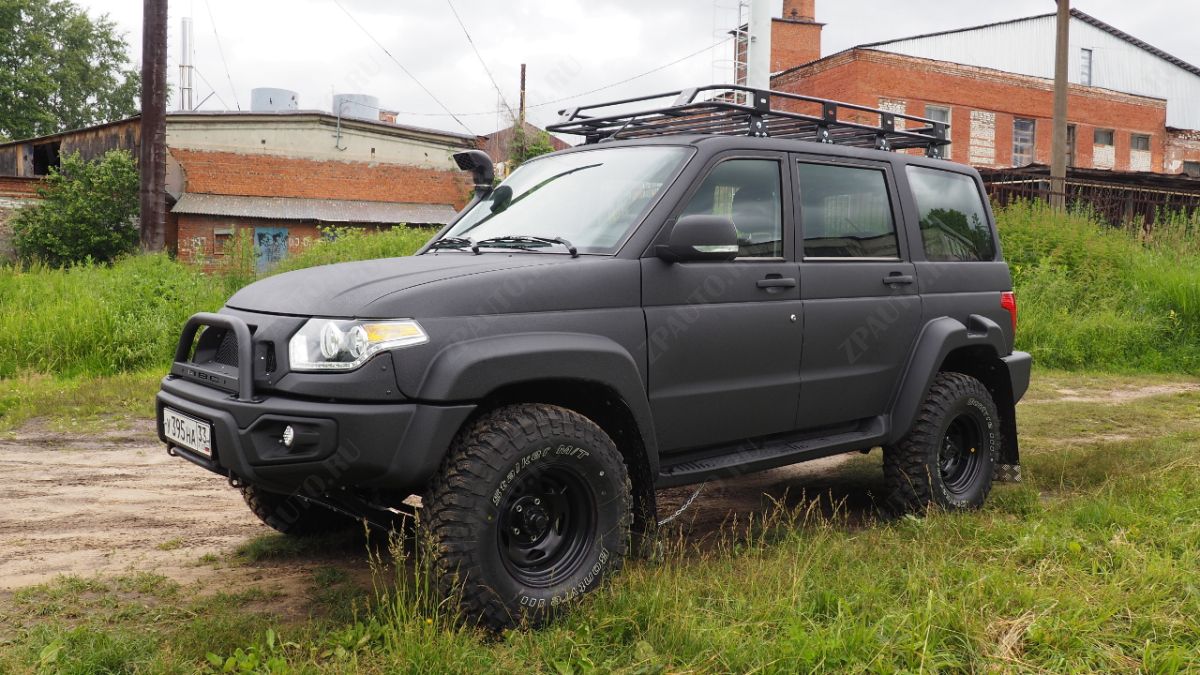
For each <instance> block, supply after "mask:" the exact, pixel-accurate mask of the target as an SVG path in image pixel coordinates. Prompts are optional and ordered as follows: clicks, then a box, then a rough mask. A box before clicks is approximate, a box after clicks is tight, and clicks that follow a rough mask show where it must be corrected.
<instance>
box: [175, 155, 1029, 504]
mask: <svg viewBox="0 0 1200 675" xmlns="http://www.w3.org/2000/svg"><path fill="white" fill-rule="evenodd" d="M622 145H684V146H688V147H690V148H691V149H692V150H693V155H692V157H691V159H690V160H689V161H688V162H687V163H686V164H685V165H684V166H683V168H682V169H681V170H680V172H679V174H678V176H677V178H676V179H675V180H674V182H673V183H671V184H670V185H669V186H668V187H667V188H666V189H665V190H664V191H663V192H662V194H661V196H660V198H659V200H658V201H657V202H656V203H655V204H654V206H652V207H651V209H650V211H649V212H648V214H647V215H646V217H645V218H644V220H643V221H642V223H641V225H640V226H639V227H637V228H635V230H634V231H633V232H632V234H630V235H629V237H628V238H627V239H626V241H625V243H624V244H623V245H622V246H621V247H620V248H619V249H618V251H617V252H616V253H615V254H614V255H612V256H601V255H582V256H580V257H578V258H572V257H571V256H570V255H568V254H567V253H566V251H565V250H560V249H557V248H555V249H549V250H539V251H529V252H511V253H510V252H492V251H489V252H485V253H483V254H481V255H473V254H472V253H470V252H468V251H452V250H441V251H429V252H423V253H422V254H421V255H418V256H415V257H411V258H395V259H385V260H372V261H366V262H358V263H344V264H339V265H331V266H326V267H319V268H314V269H308V270H301V271H297V272H291V273H287V274H282V275H278V276H275V277H271V278H268V279H265V280H263V281H260V282H258V283H256V284H253V285H251V286H248V287H247V288H245V289H242V290H241V291H239V292H238V293H237V294H235V295H234V296H233V297H232V298H231V299H230V300H229V302H228V305H227V307H226V308H225V309H224V310H222V314H224V315H228V316H231V317H237V318H238V319H241V321H242V322H244V323H245V324H246V325H247V326H248V327H249V329H250V330H251V331H252V332H253V341H254V351H253V358H254V364H253V394H254V396H255V397H256V398H255V401H256V402H246V401H237V400H235V399H234V398H233V397H231V396H230V395H229V394H230V392H226V391H222V390H220V389H218V388H216V387H213V386H209V385H211V384H212V383H211V382H210V383H208V384H205V383H202V382H201V381H199V380H200V379H201V378H198V377H191V376H189V375H188V372H187V370H186V367H187V366H188V364H187V363H186V362H183V363H177V364H175V367H174V368H173V371H172V372H173V375H171V376H168V377H167V378H166V379H165V380H164V382H163V388H162V392H161V393H160V394H159V408H160V412H159V419H160V436H161V407H162V406H163V405H170V406H172V407H175V408H178V409H180V410H181V411H183V412H185V413H187V414H190V415H192V416H195V417H198V418H201V419H205V420H210V421H212V422H213V423H214V435H213V443H214V449H215V453H216V459H215V462H211V463H209V462H205V461H204V460H203V459H202V458H199V457H196V456H189V457H188V458H189V459H190V460H191V461H193V462H196V463H197V464H200V465H202V466H206V467H207V468H209V469H211V470H214V471H217V472H220V473H223V474H226V475H231V476H236V477H238V478H240V479H242V480H244V481H248V482H252V483H260V484H262V485H264V486H267V487H270V488H271V489H276V490H283V491H294V490H299V489H302V488H303V487H304V486H303V485H302V484H303V483H304V482H305V481H312V480H314V478H313V477H314V476H316V480H318V481H320V482H321V483H322V484H326V485H328V486H330V487H347V488H382V489H388V490H394V491H400V492H404V491H420V490H421V489H422V487H423V486H424V484H425V482H426V481H427V480H428V478H429V477H430V476H431V475H432V474H433V472H434V471H436V470H437V467H438V464H439V462H440V461H441V458H442V457H443V455H444V453H445V451H446V449H447V447H448V445H449V443H450V440H451V438H452V437H453V436H454V434H455V433H457V431H458V430H459V428H460V427H461V425H462V424H464V423H465V422H466V421H467V419H468V418H469V417H470V415H471V414H472V413H473V412H474V411H475V410H476V409H477V406H480V405H486V404H487V401H488V397H489V396H490V395H491V394H492V393H493V392H496V391H497V390H499V389H501V388H504V387H510V386H511V385H516V384H522V383H527V384H531V385H533V386H534V387H535V389H534V390H536V386H537V384H538V383H547V385H548V384H549V383H554V384H555V386H561V385H563V384H564V383H566V384H567V385H568V386H570V385H571V384H572V383H575V384H577V385H584V384H586V385H589V386H600V387H603V388H604V389H605V390H607V391H608V392H611V393H612V395H613V396H614V397H615V398H617V399H619V400H620V401H621V402H623V403H624V405H625V407H627V408H628V410H629V411H630V413H631V415H632V417H633V419H634V426H635V427H636V433H637V434H638V436H640V438H641V440H642V445H643V446H644V452H645V454H646V457H645V463H646V465H647V466H648V467H649V469H650V474H651V475H654V476H657V483H658V484H659V485H669V484H681V483H686V482H694V481H698V480H704V479H706V478H708V477H710V476H716V475H729V474H732V473H740V472H745V471H751V470H758V469H763V468H769V467H772V466H778V465H781V464H787V463H791V462H795V461H800V460H803V459H811V458H815V457H819V456H824V455H828V454H831V453H835V452H844V451H850V450H857V449H863V448H868V447H872V446H874V445H880V444H887V443H890V442H894V441H896V440H897V439H899V438H900V437H901V436H902V435H903V434H904V433H906V431H907V430H908V428H909V427H910V426H911V424H912V421H913V416H914V415H915V414H916V411H917V409H918V407H919V405H920V401H921V400H922V399H923V398H924V396H925V395H926V392H927V391H928V388H929V385H930V382H931V381H932V379H933V377H934V375H935V374H936V373H937V372H938V370H939V368H941V367H942V366H943V364H944V363H946V362H947V359H953V358H960V357H961V355H963V354H970V355H971V358H972V359H974V360H975V361H976V362H977V363H974V365H977V366H978V367H979V368H980V369H982V370H985V371H987V372H991V373H994V377H993V379H992V381H991V384H990V385H989V386H991V387H992V388H993V391H994V392H1006V397H1007V398H1011V399H1012V400H1011V401H997V404H998V406H999V407H1000V411H1001V415H1002V417H1004V418H1005V419H1004V426H1005V428H1004V431H1005V434H1006V447H1007V448H1008V451H1007V457H1006V461H1010V463H1016V448H1017V445H1016V426H1015V416H1014V414H1013V408H1012V404H1013V403H1015V401H1016V400H1018V399H1020V397H1021V396H1022V395H1023V394H1024V391H1025V389H1026V388H1027V386H1028V382H1029V364H1030V362H1029V358H1028V355H1027V354H1023V353H1021V352H1013V337H1014V336H1013V333H1012V328H1011V325H1010V321H1009V316H1008V314H1007V312H1006V311H1005V310H1004V309H1003V308H1001V306H1000V293H1001V292H1002V291H1008V290H1010V289H1011V287H1012V282H1011V278H1010V275H1009V271H1008V267H1007V265H1006V264H1005V263H1004V262H1003V261H1002V260H1001V259H1000V257H999V254H997V259H996V260H995V261H993V262H972V263H942V262H929V261H927V260H926V259H925V256H924V253H923V248H922V243H921V234H920V232H919V228H918V226H917V222H918V221H917V219H918V213H917V209H916V206H915V205H914V204H913V200H912V197H911V194H910V192H909V187H908V183H907V178H906V176H905V171H904V167H905V166H906V165H909V164H912V165H920V166H928V167H934V168H939V169H943V170H946V171H953V172H957V173H961V174H964V175H968V176H971V177H972V178H973V179H974V180H975V182H976V184H977V185H980V187H981V183H980V182H979V179H978V175H977V174H976V172H975V171H974V170H973V169H971V168H969V167H965V166H961V165H956V164H952V163H950V162H946V161H942V160H933V159H927V158H923V157H915V156H910V155H902V154H894V153H888V152H881V151H873V150H862V149H856V148H847V147H839V146H835V145H820V144H813V143H806V142H800V141H789V140H781V139H771V138H765V139H764V138H737V137H725V136H697V137H669V138H661V139H649V140H639V141H628V142H614V143H605V144H602V145H600V146H599V147H603V148H612V147H619V146H622ZM596 147H597V146H588V147H584V148H576V149H571V150H567V151H564V152H587V151H589V150H591V149H595V148H596ZM735 157H753V158H769V159H777V160H778V161H779V162H780V163H781V170H782V173H783V176H784V180H785V183H784V184H785V185H789V184H790V185H793V190H784V191H783V201H784V213H783V216H784V231H785V232H784V236H785V248H784V251H785V256H784V257H783V258H779V259H767V260H745V259H741V260H734V261H696V262H686V263H675V264H672V263H670V262H667V261H665V260H663V259H661V258H659V257H658V256H657V255H656V251H655V247H656V245H659V244H665V243H666V242H667V240H668V237H669V234H670V231H671V225H672V224H673V223H674V222H675V219H676V218H677V216H678V213H679V211H680V210H681V209H682V206H683V205H684V204H686V203H687V199H688V198H689V196H690V195H691V194H692V192H694V191H695V190H696V188H697V187H698V185H699V183H700V182H701V181H702V180H703V178H704V176H705V175H706V174H707V172H708V171H709V170H710V169H711V167H713V166H714V165H716V164H717V163H719V162H720V161H723V160H725V159H729V158H735ZM535 161H536V160H535ZM797 161H805V162H814V161H815V162H830V163H839V164H849V165H854V166H866V167H872V168H877V169H880V170H882V171H884V172H885V173H886V174H887V177H888V178H887V180H888V189H889V193H890V195H891V200H892V209H893V218H894V220H895V222H896V226H897V233H898V236H899V249H900V257H899V258H898V259H895V260H873V261H861V260H859V261H853V260H839V261H830V260H811V259H810V260H805V259H804V258H803V252H802V247H801V246H800V243H799V242H800V240H801V239H800V237H801V236H802V232H803V221H804V214H803V212H802V209H801V207H800V205H799V200H798V199H794V198H793V192H794V190H795V189H797V186H796V185H795V184H794V183H792V173H793V172H792V171H791V166H792V164H793V163H794V162H797ZM981 189H982V188H981ZM985 204H986V201H985ZM592 206H593V205H588V204H586V203H581V204H580V208H590V207H592ZM595 206H602V205H595ZM988 219H989V224H991V223H993V222H994V219H993V216H992V214H991V212H990V209H988ZM448 227H450V226H448ZM992 231H993V236H995V228H994V225H993V226H992ZM513 234H519V233H513ZM998 244H999V242H998V239H997V250H998ZM309 317H329V318H379V319H386V318H412V319H416V320H418V321H419V322H420V323H421V325H422V327H423V328H424V329H425V331H426V332H427V333H428V334H429V337H430V341H429V343H428V344H424V345H420V346H416V347H410V348H405V349H400V350H396V351H393V352H391V353H387V354H382V355H380V356H378V357H376V358H374V359H372V360H371V361H369V362H368V363H367V364H365V365H364V366H362V367H360V368H359V369H357V370H355V371H352V372H348V373H293V372H290V371H289V369H288V367H287V361H288V359H287V342H288V339H289V338H290V337H291V335H292V334H293V333H294V332H295V331H296V330H298V329H299V327H300V326H301V325H302V324H303V322H304V321H305V320H306V319H307V318H309ZM268 346H270V347H272V348H273V349H274V352H275V362H276V367H275V369H274V370H272V371H270V372H268V371H267V369H266V368H265V365H264V364H265V362H266V361H265V356H264V355H265V351H264V350H266V349H267V348H268ZM980 348H981V350H980ZM956 350H957V351H956ZM962 350H971V351H962ZM956 355H958V356H956ZM235 370H236V369H235ZM238 384H240V383H238ZM539 402H548V403H553V402H554V401H549V400H548V401H539ZM287 419H293V420H294V421H296V422H297V423H298V424H307V425H309V427H311V428H313V429H316V430H318V431H320V433H321V434H323V437H322V438H321V440H320V442H319V443H317V444H316V445H315V446H314V447H311V448H307V449H305V450H304V451H303V452H301V453H298V454H295V455H288V454H286V453H280V452H278V451H277V450H276V449H274V448H266V447H265V446H263V445H262V443H263V430H264V429H267V430H270V429H272V428H273V427H272V426H271V425H272V424H276V423H278V422H279V421H280V420H287ZM256 434H257V436H256ZM328 436H332V439H329V438H326V437H328ZM164 441H165V438H164ZM304 453H308V454H304Z"/></svg>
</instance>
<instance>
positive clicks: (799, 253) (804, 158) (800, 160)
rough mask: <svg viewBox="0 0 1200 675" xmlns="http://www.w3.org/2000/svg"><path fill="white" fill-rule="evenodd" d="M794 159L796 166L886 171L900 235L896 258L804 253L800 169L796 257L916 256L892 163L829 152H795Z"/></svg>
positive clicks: (795, 195)
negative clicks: (830, 153) (821, 165)
mask: <svg viewBox="0 0 1200 675" xmlns="http://www.w3.org/2000/svg"><path fill="white" fill-rule="evenodd" d="M791 157H792V161H791V162H789V164H790V165H791V166H792V167H793V168H794V167H795V166H796V165H798V164H825V165H828V166H839V167H847V168H854V169H871V170H875V171H882V172H883V175H884V186H885V187H886V189H887V192H888V208H889V209H890V210H891V213H892V227H893V229H894V230H895V235H896V251H897V253H899V255H898V256H897V257H895V258H892V257H858V258H849V257H846V258H843V257H827V256H806V255H805V254H804V213H803V210H804V207H803V201H802V200H801V199H800V187H801V186H800V173H799V172H798V171H794V170H793V171H792V172H791V180H792V204H793V207H792V208H793V216H792V222H793V226H792V230H793V231H794V232H795V238H794V241H795V248H794V252H795V256H796V260H798V261H801V262H821V263H826V262H836V263H855V262H904V261H908V260H911V259H912V256H911V255H910V254H909V253H910V251H911V250H912V249H911V246H910V242H909V239H908V228H907V227H905V213H904V209H903V208H902V203H901V201H902V200H901V197H900V195H901V192H900V185H899V183H898V181H897V178H896V173H895V171H894V170H893V164H892V163H891V162H882V161H875V160H869V159H856V158H841V157H830V156H827V155H810V154H806V153H798V152H794V153H791Z"/></svg>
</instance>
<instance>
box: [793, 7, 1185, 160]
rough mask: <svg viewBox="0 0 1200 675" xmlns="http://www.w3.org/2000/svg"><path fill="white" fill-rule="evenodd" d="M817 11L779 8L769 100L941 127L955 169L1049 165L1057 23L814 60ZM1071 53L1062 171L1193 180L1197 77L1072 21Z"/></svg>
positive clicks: (956, 34) (945, 36) (1103, 29)
mask: <svg viewBox="0 0 1200 675" xmlns="http://www.w3.org/2000/svg"><path fill="white" fill-rule="evenodd" d="M814 5H815V0H785V2H784V18H783V19H776V21H775V25H774V26H773V30H772V65H773V71H774V72H775V74H774V75H772V78H771V84H772V88H773V89H777V90H781V91H787V92H792V93H797V94H804V95H809V96H816V97H822V98H832V99H837V100H841V101H846V102H850V103H857V104H860V105H864V106H870V107H873V108H876V107H877V108H882V109H884V110H888V111H891V112H903V113H907V114H909V115H917V116H921V117H928V118H932V119H936V120H939V121H946V122H949V123H950V126H951V136H952V137H951V140H952V145H951V146H950V149H949V153H950V154H949V157H950V158H951V159H953V160H955V161H959V162H966V163H970V164H973V165H976V166H980V167H989V168H999V167H1017V166H1025V165H1029V164H1049V163H1050V161H1051V157H1050V152H1051V134H1052V133H1053V125H1052V123H1051V120H1052V118H1053V97H1054V93H1053V87H1054V83H1053V66H1054V63H1053V57H1054V22H1055V15H1054V14H1045V15H1039V16H1034V17H1027V18H1021V19H1015V20H1012V21H1006V22H1002V23H997V24H988V25H985V26H975V27H971V28H964V29H960V30H953V31H944V32H940V33H933V34H928V35H920V36H915V37H910V38H901V39H897V40H891V41H886V42H878V43H872V44H867V45H861V46H858V47H852V48H850V49H847V50H844V51H841V52H838V53H836V54H832V55H830V56H826V57H824V58H819V55H820V53H821V47H820V40H821V26H822V24H820V23H818V22H816V15H815V9H816V8H815V6H814ZM1070 49H1071V54H1072V58H1071V76H1070V82H1071V84H1070V89H1069V105H1068V107H1069V113H1068V123H1069V127H1068V162H1069V165H1070V166H1072V167H1078V168H1081V169H1106V170H1113V171H1137V172H1157V173H1172V174H1177V173H1188V174H1198V175H1200V132H1197V131H1191V130H1192V129H1200V69H1198V68H1196V67H1195V66H1192V65H1191V64H1188V63H1186V62H1184V61H1182V60H1180V59H1178V58H1176V57H1174V56H1171V55H1170V54H1167V53H1165V52H1163V51H1161V50H1158V49H1156V48H1154V47H1152V46H1150V45H1148V44H1146V43H1145V42H1142V41H1141V40H1138V39H1136V38H1134V37H1132V36H1130V35H1129V34H1127V33H1124V32H1122V31H1120V30H1118V29H1117V28H1114V27H1113V26H1110V25H1108V24H1106V23H1104V22H1102V21H1100V20H1098V19H1095V18H1094V17H1091V16H1089V15H1087V14H1084V13H1083V12H1079V11H1077V10H1073V11H1072V18H1071V42H1070ZM810 57H818V58H810ZM805 59H809V60H807V61H806V60H805Z"/></svg>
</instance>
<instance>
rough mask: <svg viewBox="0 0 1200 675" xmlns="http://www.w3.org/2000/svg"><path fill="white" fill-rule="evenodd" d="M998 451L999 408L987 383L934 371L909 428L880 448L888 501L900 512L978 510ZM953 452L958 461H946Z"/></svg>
mask: <svg viewBox="0 0 1200 675" xmlns="http://www.w3.org/2000/svg"><path fill="white" fill-rule="evenodd" d="M999 452H1000V413H999V411H998V410H997V409H996V404H995V402H994V401H992V397H991V394H990V393H989V392H988V390H987V387H985V386H984V385H983V383H982V382H980V381H979V380H977V379H975V378H973V377H971V376H969V375H964V374H962V373H950V372H943V373H938V375H937V377H936V378H935V379H934V381H933V386H931V387H930V389H929V395H928V396H926V398H925V402H924V403H923V404H922V405H921V409H920V411H919V412H918V413H917V419H916V422H914V423H913V426H912V429H910V430H909V432H908V434H907V435H905V436H904V438H903V439H901V440H900V442H899V443H897V444H896V445H894V446H890V447H887V448H884V453H883V473H884V477H885V479H886V481H887V485H888V500H887V505H886V506H888V507H889V508H890V509H891V510H892V511H894V512H898V513H913V512H923V511H925V510H926V509H928V508H930V507H936V508H941V509H945V510H947V511H963V510H968V509H977V508H979V507H980V506H982V505H983V502H984V500H985V499H987V495H988V493H989V492H990V491H991V489H992V477H993V473H994V471H995V466H996V461H997V457H998V455H999ZM955 456H957V457H959V458H961V461H960V462H955V461H950V459H952V458H953V457H955ZM948 458H949V459H948Z"/></svg>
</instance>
